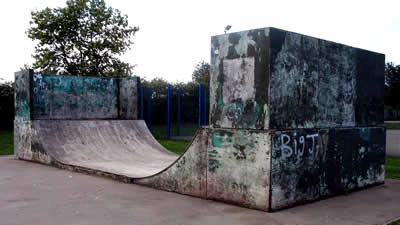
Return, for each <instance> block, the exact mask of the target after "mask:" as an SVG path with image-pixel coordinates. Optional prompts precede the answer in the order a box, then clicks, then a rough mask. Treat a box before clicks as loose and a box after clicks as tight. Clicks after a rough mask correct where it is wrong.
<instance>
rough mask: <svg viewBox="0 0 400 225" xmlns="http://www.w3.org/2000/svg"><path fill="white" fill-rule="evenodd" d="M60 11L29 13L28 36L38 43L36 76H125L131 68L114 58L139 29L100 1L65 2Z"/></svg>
mask: <svg viewBox="0 0 400 225" xmlns="http://www.w3.org/2000/svg"><path fill="white" fill-rule="evenodd" d="M66 4H67V6H66V7H64V8H60V7H59V8H54V9H51V8H46V9H43V10H39V11H33V12H32V13H31V14H32V20H31V21H30V24H31V27H30V28H29V29H28V31H27V34H28V37H29V38H31V39H32V40H35V41H38V44H37V46H36V47H35V54H34V55H33V57H34V59H35V63H34V64H33V69H35V70H36V71H37V72H40V73H56V74H73V75H78V74H79V75H84V76H89V75H90V76H129V75H131V73H132V69H133V66H132V65H130V64H129V63H126V62H123V61H121V60H120V59H119V58H118V57H117V56H119V55H121V54H123V53H125V52H126V51H127V50H128V49H130V45H131V44H132V43H133V42H132V41H131V37H132V36H134V34H135V32H137V31H138V30H139V29H138V27H131V26H129V25H128V17H127V16H126V15H121V13H120V11H119V10H117V9H113V8H111V7H107V6H106V3H105V2H104V0H67V2H66Z"/></svg>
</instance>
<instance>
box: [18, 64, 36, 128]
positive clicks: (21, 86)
mask: <svg viewBox="0 0 400 225" xmlns="http://www.w3.org/2000/svg"><path fill="white" fill-rule="evenodd" d="M32 74H33V71H32V70H25V71H21V72H16V73H15V89H14V99H15V101H14V104H15V120H16V121H21V120H30V119H31V93H30V90H31V85H30V78H31V76H32Z"/></svg>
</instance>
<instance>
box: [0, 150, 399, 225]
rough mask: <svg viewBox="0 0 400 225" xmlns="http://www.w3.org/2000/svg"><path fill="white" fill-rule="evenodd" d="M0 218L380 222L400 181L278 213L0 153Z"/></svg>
mask: <svg viewBox="0 0 400 225" xmlns="http://www.w3.org/2000/svg"><path fill="white" fill-rule="evenodd" d="M0 193H1V195H0V224H1V225H3V224H4V225H14V224H40V225H47V224H57V225H67V224H74V225H80V224H82V225H83V224H96V225H101V224H107V225H122V224H123V225H129V224H143V225H144V224H163V225H164V224H213V225H216V224H241V225H244V224H291V225H294V224H324V225H328V224H335V225H338V224H340V225H346V224H352V225H357V224H363V225H367V224H382V223H385V222H388V221H392V220H394V219H396V218H399V219H400V181H395V180H387V181H386V184H385V185H381V186H378V187H373V188H371V189H368V190H364V191H360V192H354V193H351V194H349V195H347V196H339V197H335V198H331V199H327V200H323V201H319V202H315V203H311V204H308V205H304V206H299V207H295V208H291V209H286V210H283V211H280V212H276V213H266V212H261V211H256V210H249V209H245V208H241V207H236V206H232V205H228V204H223V203H219V202H214V201H209V200H203V199H198V198H192V197H189V196H184V195H179V194H175V193H170V192H165V191H159V190H154V189H151V188H147V187H142V186H138V185H133V184H124V183H120V182H117V181H113V180H109V179H105V178H101V177H95V176H88V175H84V174H79V173H73V172H69V171H65V170H60V169H57V168H53V167H49V166H44V165H40V164H36V163H30V162H25V161H17V160H14V159H13V158H12V157H10V156H5V157H4V156H3V157H0Z"/></svg>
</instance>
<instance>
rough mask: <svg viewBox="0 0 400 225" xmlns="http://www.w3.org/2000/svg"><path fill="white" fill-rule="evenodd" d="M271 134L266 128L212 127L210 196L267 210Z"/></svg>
mask: <svg viewBox="0 0 400 225" xmlns="http://www.w3.org/2000/svg"><path fill="white" fill-rule="evenodd" d="M270 138H271V136H270V134H269V133H268V132H266V131H265V132H263V131H252V130H232V129H211V134H210V140H209V146H208V153H207V157H208V165H207V198H209V199H214V200H219V201H224V202H229V203H233V204H236V205H241V206H245V207H249V208H255V209H260V210H264V211H267V210H268V208H269V190H270V164H271V149H270V146H271V140H270Z"/></svg>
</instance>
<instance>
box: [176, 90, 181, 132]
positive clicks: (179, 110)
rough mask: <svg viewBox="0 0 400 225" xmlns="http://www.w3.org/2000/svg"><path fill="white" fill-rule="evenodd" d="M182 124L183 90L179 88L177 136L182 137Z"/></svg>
mask: <svg viewBox="0 0 400 225" xmlns="http://www.w3.org/2000/svg"><path fill="white" fill-rule="evenodd" d="M180 123H181V89H180V88H178V120H177V125H176V135H177V136H180V133H181V131H180Z"/></svg>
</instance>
